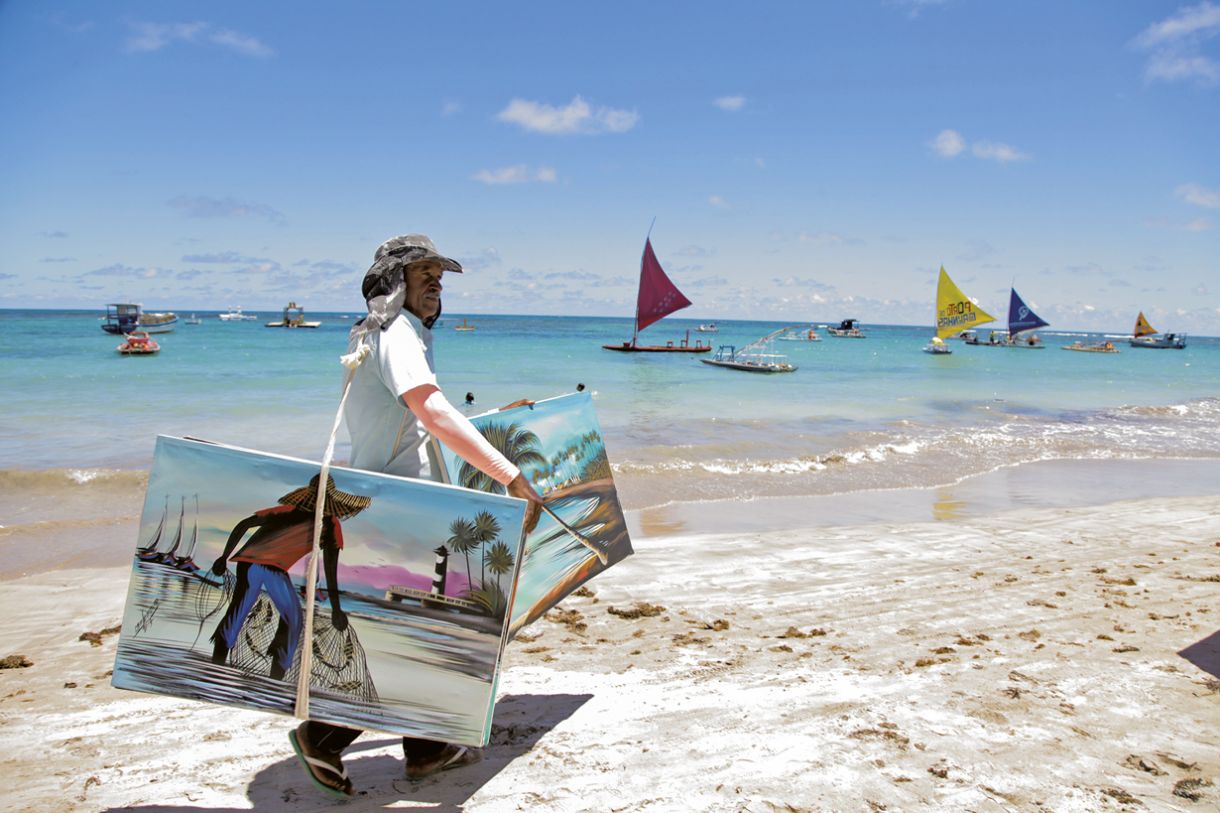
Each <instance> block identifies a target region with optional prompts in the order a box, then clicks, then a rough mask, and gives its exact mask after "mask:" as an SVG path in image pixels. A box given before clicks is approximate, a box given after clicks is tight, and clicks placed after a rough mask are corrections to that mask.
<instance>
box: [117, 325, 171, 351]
mask: <svg viewBox="0 0 1220 813" xmlns="http://www.w3.org/2000/svg"><path fill="white" fill-rule="evenodd" d="M115 349H116V350H118V351H119V352H120V353H122V354H123V355H124V356H151V355H153V354H154V353H159V352H160V351H161V345H159V344H157V343H156V342H155V341H153V338H152V337H151V336H149V335H148V332H147V331H144V330H133V331H132V332H131V333H128V334H127V335H126V336H125V337H124V339H123V343H122V344H120V345H119V346H118V347H116V348H115Z"/></svg>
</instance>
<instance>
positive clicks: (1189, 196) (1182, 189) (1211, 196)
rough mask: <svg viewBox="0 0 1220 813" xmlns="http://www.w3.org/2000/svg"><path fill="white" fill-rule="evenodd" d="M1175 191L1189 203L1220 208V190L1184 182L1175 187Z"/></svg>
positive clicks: (1208, 207) (1209, 207)
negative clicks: (1216, 190)
mask: <svg viewBox="0 0 1220 813" xmlns="http://www.w3.org/2000/svg"><path fill="white" fill-rule="evenodd" d="M1174 193H1175V194H1176V195H1177V196H1178V197H1179V198H1181V199H1182V200H1184V201H1186V202H1187V203H1193V204H1194V205H1195V206H1202V207H1204V208H1207V209H1220V192H1215V191H1213V190H1211V189H1205V188H1203V187H1202V186H1199V185H1198V184H1196V183H1184V184H1182V185H1181V186H1179V187H1178V188H1177V189H1175V190H1174Z"/></svg>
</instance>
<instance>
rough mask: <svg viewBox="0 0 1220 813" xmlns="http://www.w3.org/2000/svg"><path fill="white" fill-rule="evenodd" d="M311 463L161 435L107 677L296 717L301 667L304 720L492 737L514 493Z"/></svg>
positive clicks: (516, 506)
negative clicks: (322, 471) (314, 556)
mask: <svg viewBox="0 0 1220 813" xmlns="http://www.w3.org/2000/svg"><path fill="white" fill-rule="evenodd" d="M318 469H319V467H318V464H316V463H310V462H308V461H304V460H296V459H292V458H286V457H279V456H275V455H267V454H262V453H260V452H253V451H249V450H244V449H236V448H233V447H230V446H224V445H220V444H212V443H204V442H200V441H193V440H185V439H178V438H167V437H160V438H158V439H157V448H156V453H155V456H154V459H153V466H152V470H151V472H150V474H149V482H148V492H147V494H146V497H145V503H144V514H143V518H142V520H141V523H140V538H139V541H138V543H137V548H136V551H135V554H134V556H133V562H132V572H131V582H130V586H129V589H128V595H127V605H126V608H125V610H124V613H123V627H122V633H121V634H120V639H119V644H118V652H117V655H116V658H115V668H114V678H113V683H114V685H115V686H117V687H119V688H124V689H134V690H137V691H145V692H152V693H156V694H166V695H172V696H176V697H185V698H190V699H194V700H205V701H210V702H215V703H221V704H224V705H232V706H241V707H244V708H254V709H260V710H264V711H271V712H278V713H282V714H292V713H293V712H294V708H295V707H296V701H297V686H298V684H299V682H300V676H301V671H302V668H305V669H307V671H308V676H309V677H308V683H309V686H310V692H309V713H308V716H309V718H310V719H315V720H323V721H326V722H330V723H337V724H340V725H348V726H353V727H359V728H365V729H371V730H376V731H384V732H389V733H394V734H405V735H410V736H417V737H426V738H429V739H437V740H443V741H446V742H458V743H463V744H470V745H482V744H484V743H485V742H486V739H487V735H488V733H489V731H490V722H491V712H492V706H493V703H494V699H495V697H494V690H495V679H496V674H497V671H498V669H499V664H500V657H501V655H502V653H503V647H504V642H505V641H506V640H507V637H506V636H507V623H508V618H507V616H508V608H509V604H510V597H511V595H512V584H513V582H514V580H515V579H516V578H517V570H518V568H519V566H520V562H521V559H522V556H521V552H522V549H523V541H522V539H521V523H522V517H523V514H524V506H523V503H522V502H521V501H520V500H515V499H511V498H508V497H503V496H499V495H493V494H485V493H476V492H472V491H469V490H465V489H461V488H457V487H454V486H448V485H441V484H438V483H429V482H426V481H420V480H408V479H404V478H400V477H392V476H389V475H383V474H376V473H372V472H365V471H355V470H351V469H342V468H333V469H331V470H330V474H329V476H328V478H327V480H326V483H325V485H323V483H322V481H321V478H320V476H319V471H318ZM323 489H324V493H325V498H324V499H323V501H322V504H323V515H322V528H321V538H320V554H321V555H320V557H319V561H318V564H317V567H316V572H317V574H318V578H317V580H316V581H315V583H314V584H312V585H307V584H306V581H307V574H308V572H309V569H308V562H309V559H310V554H311V551H312V549H313V537H314V522H315V510H316V507H317V500H318V497H319V494H320V492H322V491H323ZM310 589H312V590H313V608H314V612H313V620H312V625H307V624H306V623H305V620H306V619H305V613H306V607H307V606H308V599H309V597H310V596H309V591H310ZM309 626H312V631H311V634H308V633H307V632H306V630H307V627H309ZM307 635H308V637H307ZM303 664H304V666H303Z"/></svg>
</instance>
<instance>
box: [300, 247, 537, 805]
mask: <svg viewBox="0 0 1220 813" xmlns="http://www.w3.org/2000/svg"><path fill="white" fill-rule="evenodd" d="M445 272H449V273H451V274H460V273H462V266H461V265H460V264H459V263H457V262H456V261H455V260H452V259H449V258H448V257H445V256H442V255H441V254H439V253H438V252H437V250H436V246H435V245H433V243H432V241H431V240H430V239H428V237H426V236H425V235H422V234H407V235H402V236H399V237H394V238H391V239H390V240H387V241H386V242H384V243H382V244H381V246H379V247H378V249H377V251H376V253H375V254H374V257H373V265H372V267H370V268H369V270H368V272H367V273H366V274H365V276H364V281H363V284H362V285H361V293H362V294H363V296H364V299H365V302H366V303H367V305H368V316H366V317H365V318H363V319H361V320H360V321H359V322H357V323H356V325H355V326H353V328H352V331H351V335H350V337H349V340H348V342H349V343H348V350H349V356H348V358H349V359H350V360H352V361H354V362H355V363H357V364H358V365H359V366H358V367H357V368H356V372H355V375H354V376H353V378H352V386H351V392H350V394H349V396H348V405H347V412H346V414H347V427H348V431H349V432H350V434H351V438H352V459H351V465H352V467H353V468H358V469H367V470H371V471H379V472H385V473H388V474H395V475H399V476H402V477H418V478H426V479H427V478H431V477H432V465H431V463H430V461H429V459H428V452H427V449H428V438H429V436H430V435H431V436H433V437H436V438H438V439H439V440H440V441H441V442H442V443H444V444H445V445H446V446H448V447H449V448H450V449H452V450H453V451H455V452H456V453H457V454H458V455H460V456H461V457H462V458H463V459H464V460H466V461H467V462H469V463H470V464H472V465H473V466H475V467H476V468H478V469H479V470H480V471H482V472H485V473H486V474H488V475H489V476H490V477H492V478H493V479H495V480H496V481H497V482H499V483H501V484H502V485H504V486H505V487H506V489H507V491H508V494H509V495H510V496H513V497H519V498H522V499H525V500H527V501H528V502H529V505H528V507H527V510H526V514H525V531H526V532H527V533H528V532H529V531H532V530H533V528H534V526H535V525H536V524H537V522H538V513H539V509H540V507H541V505H542V498H541V497H540V496H538V493H537V492H536V491H535V490H534V487H533V486H532V485H531V484H530V482H529V481H528V480H527V479H526V478H525V476H524V475H523V474H522V473H521V471H520V470H519V469H518V468H517V467H516V466H514V465H513V464H512V463H510V462H509V461H508V460H507V459H506V458H505V457H504V455H502V454H500V452H498V451H496V449H495V448H493V447H492V446H491V444H489V443H488V442H487V441H486V440H485V439H484V438H483V436H482V435H480V434H479V432H478V431H477V430H476V429H475V428H474V427H473V426H472V425H471V424H470V421H468V420H467V419H466V417H465V416H464V415H462V413H461V412H460V411H459V410H457V409H455V408H454V407H453V406H452V405H451V404H450V403H449V401H448V400H447V399H446V398H445V395H444V393H442V392H441V390H440V387H439V386H437V382H436V370H435V367H434V366H433V361H432V343H433V336H432V325H433V324H435V322H436V320H437V318H438V317H439V316H440V313H441V290H442V285H441V278H442V276H443V275H444V274H445ZM360 733H361V732H360V731H359V730H357V729H352V728H343V727H341V726H335V725H331V724H329V723H322V722H317V721H312V720H309V721H306V722H304V723H302V724H301V725H300V726H298V727H297V729H296V730H295V731H292V732H290V733H289V739H290V741H291V742H292V746H293V750H295V751H296V754H297V756H298V757H299V758H300V760H301V764H302V766H303V767H304V768H305V770H306V772H307V773H308V774H309V778H310V779H311V780H312V781H313V783H314V784H315V785H317V786H318V787H319V788H320V789H322V790H323V791H325V792H327V793H329V794H331V795H333V796H337V797H340V798H346V797H348V796H351V795H352V794H353V793H354V790H353V787H352V782H351V779H350V778H349V777H348V775H347V771H346V770H345V769H344V767H343V762H342V758H341V757H342V753H343V751H344V749H345V748H347V747H348V746H349V745H351V743H352V742H353V741H354V740H355V739H356V738H357V737H358V736H360ZM402 743H403V753H404V755H405V757H406V763H407V764H406V775H407V778H409V779H412V780H417V779H422V778H424V777H426V776H428V775H430V774H433V773H435V772H437V771H441V770H445V769H447V768H455V767H458V766H461V765H467V764H470V763H472V762H477V761H478V760H479V758H480V754H479V752H478V751H477V750H473V749H469V748H466V747H465V746H461V745H456V744H452V743H444V742H435V741H432V740H424V739H419V738H415V737H403V741H402Z"/></svg>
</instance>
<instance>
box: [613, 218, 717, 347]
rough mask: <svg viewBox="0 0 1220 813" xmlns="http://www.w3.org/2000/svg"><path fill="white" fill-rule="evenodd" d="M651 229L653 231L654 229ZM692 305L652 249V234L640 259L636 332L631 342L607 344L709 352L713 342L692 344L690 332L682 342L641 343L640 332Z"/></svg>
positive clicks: (647, 239) (632, 335)
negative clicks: (667, 273)
mask: <svg viewBox="0 0 1220 813" xmlns="http://www.w3.org/2000/svg"><path fill="white" fill-rule="evenodd" d="M650 231H651V230H650ZM690 304H691V302H690V300H689V299H687V298H686V297H685V296H684V295H683V294H682V292H681V291H679V290H678V286H676V285H674V284H673V282H672V281H671V280H670V279H669V277H668V276H666V275H665V271H664V269H662V268H661V263H660V261H659V260H657V255H656V253H655V252H653V250H652V238H651V236H649V237H646V238H644V256H643V258H642V259H641V260H640V290H639V294H638V295H637V297H636V304H635V331H634V332H633V333H632V334H631V341H629V342H623V343H622V344H603V345H602V347H603V348H605V349H606V350H618V351H619V352H623V353H707V352H710V351H711V349H712V345H711V343H710V342H709V343H708V344H704V343H703V342H702V341H700V340H698V339H696V340H695V343H694V344H691V343H690V331H689V330H688V331H686V338H684V339H683V340H682V341H680V342H678V343H676V344H675V343H674V342H666V343H665V344H663V345H657V344H651V345H649V344H639V342H638V340H639V336H640V331H641V330H643V329H644V328H646V327H648V326H649V325H651V324H653V323H654V322H659V321H661V320H662V319H664V318H665V317H666V316H668V315H669V314H671V313H673V312H674V311H679V310H682V309H683V308H685V307H688V306H689V305H690Z"/></svg>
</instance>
